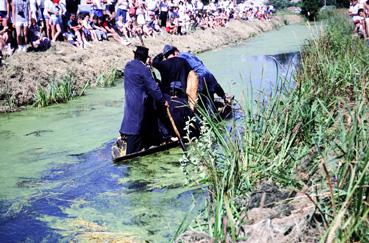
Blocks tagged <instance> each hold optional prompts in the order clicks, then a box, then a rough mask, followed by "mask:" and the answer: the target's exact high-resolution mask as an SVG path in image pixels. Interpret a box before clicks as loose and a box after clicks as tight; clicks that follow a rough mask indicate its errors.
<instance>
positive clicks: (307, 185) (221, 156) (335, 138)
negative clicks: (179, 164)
mask: <svg viewBox="0 0 369 243" xmlns="http://www.w3.org/2000/svg"><path fill="white" fill-rule="evenodd" d="M351 33H352V26H351V23H350V21H349V20H348V19H347V18H346V17H345V16H340V15H335V16H333V17H331V18H330V19H329V21H328V23H327V27H326V29H325V31H324V32H323V33H322V34H321V36H320V37H319V38H317V39H314V40H311V41H309V42H308V43H307V45H306V46H305V47H304V50H303V52H302V60H301V67H300V69H299V71H298V73H297V75H296V78H295V79H296V87H295V88H294V89H286V88H284V87H291V86H289V85H288V82H289V81H288V80H285V81H284V82H285V83H286V84H287V85H284V86H278V87H276V89H275V90H274V92H273V93H272V94H271V95H270V96H269V97H267V98H266V100H257V101H254V100H253V98H252V97H251V98H248V99H247V100H246V101H245V103H244V113H245V117H244V123H243V126H242V129H233V130H232V131H233V132H229V130H227V129H226V126H225V125H224V124H223V123H219V122H215V121H214V120H213V119H212V118H211V117H209V116H207V115H206V114H203V115H202V129H201V136H200V137H199V138H198V139H194V140H192V141H191V146H190V148H189V151H188V152H187V154H188V156H187V157H186V159H185V160H184V168H185V171H186V172H187V173H189V174H194V173H198V174H199V178H198V181H197V182H198V183H203V184H207V185H208V186H209V198H208V211H207V212H208V213H207V214H206V213H205V215H204V218H205V221H206V222H208V223H207V225H208V226H207V227H205V226H202V227H200V229H199V230H201V231H204V232H206V233H207V234H209V235H210V236H211V237H212V238H214V239H215V240H216V241H225V240H226V239H229V238H230V239H232V241H233V242H234V241H236V240H237V239H238V233H239V229H238V224H237V222H239V221H240V220H241V218H240V215H241V211H242V210H244V209H243V208H242V207H241V206H240V205H239V204H238V203H237V200H236V199H237V198H239V197H243V198H245V197H247V195H248V194H249V193H250V192H251V191H252V190H253V189H254V188H255V186H256V185H257V184H258V183H259V182H261V181H264V180H267V181H271V182H273V183H276V184H278V185H279V186H281V187H288V188H291V189H293V190H295V191H304V192H305V193H307V194H309V193H312V192H315V193H317V194H318V195H322V196H321V198H320V200H316V201H314V205H316V207H317V208H318V210H316V213H315V214H319V216H320V217H321V218H322V219H323V220H322V222H321V225H320V227H321V229H322V231H320V240H321V241H322V242H336V241H337V242H358V241H360V242H369V223H368V215H369V143H368V136H369V127H368V124H369V107H368V97H367V91H368V81H369V80H368V74H369V48H368V47H367V44H366V42H364V41H362V40H360V39H356V38H352V36H351ZM280 82H281V80H280ZM250 95H251V94H250ZM189 165H191V166H189ZM312 200H314V199H313V198H312ZM225 219H226V221H225ZM317 240H319V239H317Z"/></svg>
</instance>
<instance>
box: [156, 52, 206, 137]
mask: <svg viewBox="0 0 369 243" xmlns="http://www.w3.org/2000/svg"><path fill="white" fill-rule="evenodd" d="M175 51H176V49H175V48H173V46H170V45H165V46H164V49H163V53H160V54H159V55H157V56H156V57H155V58H154V60H153V63H152V64H153V66H154V67H155V68H156V69H157V70H158V71H159V72H160V76H161V82H160V89H161V91H162V92H163V93H164V95H165V99H166V100H167V101H168V102H169V104H170V111H171V113H172V116H173V118H174V121H175V123H176V126H177V127H178V130H179V132H180V133H181V135H182V136H183V135H185V134H186V131H185V126H186V121H187V120H188V118H190V117H192V116H193V114H194V110H195V106H196V102H197V90H198V84H199V80H198V77H197V75H196V73H195V71H194V70H192V68H191V66H190V65H189V63H188V62H187V61H186V60H185V59H183V58H180V57H177V56H175Z"/></svg>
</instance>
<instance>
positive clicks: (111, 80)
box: [96, 68, 122, 88]
mask: <svg viewBox="0 0 369 243" xmlns="http://www.w3.org/2000/svg"><path fill="white" fill-rule="evenodd" d="M121 77H122V73H121V72H119V71H118V70H117V69H116V68H111V69H110V70H109V72H108V73H103V74H100V75H99V76H98V77H97V81H96V83H97V86H99V87H103V88H106V87H112V86H114V85H115V81H117V79H119V78H121Z"/></svg>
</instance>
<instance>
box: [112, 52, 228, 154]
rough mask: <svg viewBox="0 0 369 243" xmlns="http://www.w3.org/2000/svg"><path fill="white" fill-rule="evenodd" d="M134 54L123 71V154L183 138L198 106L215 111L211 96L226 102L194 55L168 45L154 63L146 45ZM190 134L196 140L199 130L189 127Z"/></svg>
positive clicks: (217, 84) (215, 81)
mask: <svg viewBox="0 0 369 243" xmlns="http://www.w3.org/2000/svg"><path fill="white" fill-rule="evenodd" d="M133 52H134V59H133V60H132V61H130V62H128V63H127V64H126V66H125V68H124V91H125V106H124V115H123V120H122V123H121V128H120V131H119V132H120V135H121V138H120V139H118V140H120V141H119V144H120V147H123V148H124V150H125V151H124V154H123V155H126V154H131V153H135V152H139V151H141V150H143V149H147V148H149V147H151V146H157V145H160V144H162V143H166V142H170V141H173V140H174V137H176V136H177V137H179V136H181V137H182V136H184V135H186V133H188V132H189V131H186V130H185V127H186V122H187V121H188V120H189V119H190V118H192V117H193V116H194V115H195V112H196V110H195V109H196V107H197V105H199V106H202V107H203V109H204V110H207V111H208V112H214V109H215V107H214V105H213V104H214V103H213V100H214V94H217V95H218V96H219V97H221V98H223V99H224V102H228V101H227V98H226V95H225V93H224V90H223V89H222V87H221V86H220V85H219V83H218V82H217V80H216V79H215V77H214V75H213V74H212V73H211V72H210V71H209V70H208V69H207V68H206V67H205V65H204V64H203V62H202V61H201V60H200V59H198V58H197V57H196V56H195V55H193V54H191V53H186V52H180V51H179V50H178V49H177V48H176V47H174V46H171V45H165V46H164V49H163V52H162V53H160V54H158V55H157V56H155V57H154V58H153V60H151V58H149V49H148V48H146V47H143V46H138V47H137V48H136V50H135V51H133ZM152 67H154V68H156V69H157V70H158V71H159V73H160V78H161V80H158V79H156V76H155V73H154V72H153V70H152ZM169 116H170V117H169ZM170 119H172V120H170ZM171 121H172V122H171ZM193 127H196V126H193ZM175 130H177V132H176V131H175ZM190 133H192V134H190V135H191V136H196V135H197V133H198V132H197V129H192V130H191V131H190ZM117 143H118V141H117Z"/></svg>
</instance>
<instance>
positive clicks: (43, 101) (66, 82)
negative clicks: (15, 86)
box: [34, 74, 89, 107]
mask: <svg viewBox="0 0 369 243" xmlns="http://www.w3.org/2000/svg"><path fill="white" fill-rule="evenodd" d="M88 86H89V83H88V82H87V83H86V84H85V85H84V86H83V87H82V88H81V89H78V88H77V87H76V82H75V77H74V76H73V75H72V74H67V75H65V76H64V77H63V78H62V79H61V80H60V81H59V82H58V81H51V82H50V83H49V84H48V85H47V86H46V87H41V86H39V87H38V88H37V91H36V93H35V98H34V100H35V102H34V106H37V107H45V106H48V105H51V104H55V103H65V102H67V101H69V100H71V99H72V98H73V97H76V96H82V95H83V94H84V92H85V90H86V88H87V87H88Z"/></svg>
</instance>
